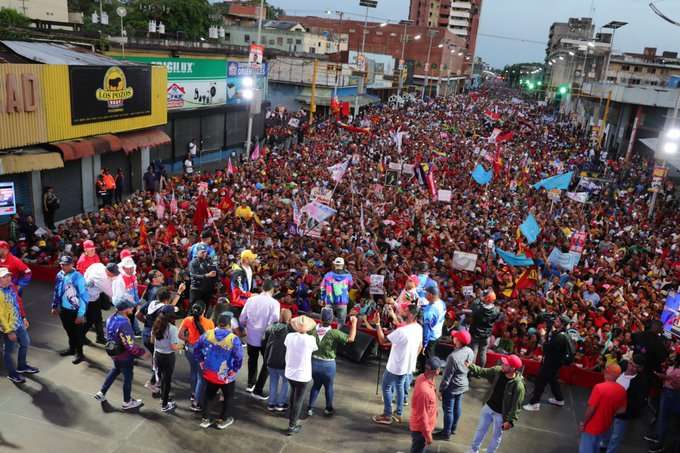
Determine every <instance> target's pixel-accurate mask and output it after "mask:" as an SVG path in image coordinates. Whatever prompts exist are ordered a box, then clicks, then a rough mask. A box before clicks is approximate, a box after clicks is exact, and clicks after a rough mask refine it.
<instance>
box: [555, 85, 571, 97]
mask: <svg viewBox="0 0 680 453" xmlns="http://www.w3.org/2000/svg"><path fill="white" fill-rule="evenodd" d="M557 92H558V93H559V94H560V95H561V96H564V95H565V94H567V93H568V92H569V86H567V85H560V86H559V87H558V88H557Z"/></svg>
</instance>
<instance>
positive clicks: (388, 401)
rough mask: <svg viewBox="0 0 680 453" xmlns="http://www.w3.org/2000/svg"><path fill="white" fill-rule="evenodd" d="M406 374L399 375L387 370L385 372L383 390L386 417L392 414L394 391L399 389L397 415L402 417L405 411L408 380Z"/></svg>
mask: <svg viewBox="0 0 680 453" xmlns="http://www.w3.org/2000/svg"><path fill="white" fill-rule="evenodd" d="M406 376H407V375H406V374H402V375H401V376H397V375H396V374H392V373H390V372H389V371H387V370H385V374H383V382H382V392H383V405H384V408H383V415H385V416H386V417H390V416H392V391H393V390H394V388H396V389H397V412H396V414H397V416H399V417H401V414H402V413H403V412H404V382H406Z"/></svg>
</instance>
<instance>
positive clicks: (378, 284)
mask: <svg viewBox="0 0 680 453" xmlns="http://www.w3.org/2000/svg"><path fill="white" fill-rule="evenodd" d="M370 279H371V280H370V281H371V285H370V287H369V289H368V292H369V293H370V294H372V295H373V294H385V276H384V275H377V274H372V275H371V277H370Z"/></svg>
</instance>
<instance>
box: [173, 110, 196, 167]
mask: <svg viewBox="0 0 680 453" xmlns="http://www.w3.org/2000/svg"><path fill="white" fill-rule="evenodd" d="M192 138H194V139H195V140H196V144H197V145H198V144H199V143H200V141H201V118H200V117H193V118H177V119H175V127H174V130H173V135H172V142H173V144H174V146H175V157H174V160H175V162H183V161H184V159H185V158H186V156H187V153H188V152H189V148H188V146H187V145H188V144H189V142H190V141H191V139H192Z"/></svg>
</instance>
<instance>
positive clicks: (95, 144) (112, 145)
mask: <svg viewBox="0 0 680 453" xmlns="http://www.w3.org/2000/svg"><path fill="white" fill-rule="evenodd" d="M51 145H52V146H55V147H56V148H58V149H59V151H61V154H62V156H64V160H65V161H66V160H78V159H82V158H83V157H92V156H94V155H95V154H104V153H108V152H115V151H120V150H121V149H122V147H123V146H122V144H121V141H120V140H119V139H118V137H116V136H115V135H110V134H107V135H97V136H95V137H87V138H83V139H80V140H71V141H67V142H56V143H51Z"/></svg>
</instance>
